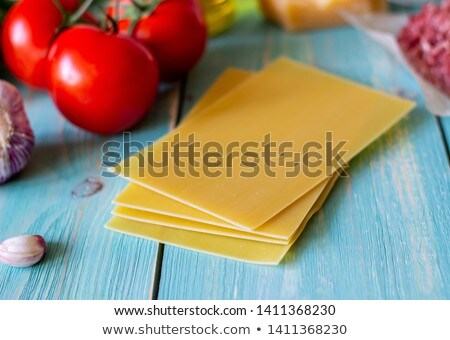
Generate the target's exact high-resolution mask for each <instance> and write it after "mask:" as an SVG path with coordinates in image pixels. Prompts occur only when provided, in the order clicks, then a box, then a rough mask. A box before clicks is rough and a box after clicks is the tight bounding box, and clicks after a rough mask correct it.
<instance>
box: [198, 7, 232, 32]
mask: <svg viewBox="0 0 450 340" xmlns="http://www.w3.org/2000/svg"><path fill="white" fill-rule="evenodd" d="M200 1H201V4H202V7H203V11H204V14H205V18H206V23H207V26H208V34H209V35H210V36H215V35H218V34H220V33H223V32H224V31H226V30H227V29H228V28H230V26H231V25H232V24H233V22H234V20H235V15H236V3H235V0H200Z"/></svg>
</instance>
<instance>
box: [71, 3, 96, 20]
mask: <svg viewBox="0 0 450 340" xmlns="http://www.w3.org/2000/svg"><path fill="white" fill-rule="evenodd" d="M93 3H94V0H85V1H84V2H83V4H82V5H81V6H80V7H78V9H77V10H76V11H75V12H74V13H73V14H72V15H71V16H70V17H69V20H68V22H67V23H68V25H73V24H75V23H76V22H77V21H78V20H80V19H81V17H82V16H83V14H84V13H86V11H87V10H88V9H89V7H91V5H92V4H93Z"/></svg>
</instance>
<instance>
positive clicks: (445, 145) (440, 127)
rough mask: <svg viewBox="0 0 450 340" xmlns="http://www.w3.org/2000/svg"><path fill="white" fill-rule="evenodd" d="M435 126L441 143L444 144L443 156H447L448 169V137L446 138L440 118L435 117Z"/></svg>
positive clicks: (449, 160) (449, 156)
mask: <svg viewBox="0 0 450 340" xmlns="http://www.w3.org/2000/svg"><path fill="white" fill-rule="evenodd" d="M436 121H437V125H438V128H439V132H440V133H441V138H442V143H444V148H445V154H446V155H447V161H448V165H449V167H450V140H449V138H450V136H447V135H446V134H445V131H444V127H443V126H442V124H443V123H442V118H441V117H436Z"/></svg>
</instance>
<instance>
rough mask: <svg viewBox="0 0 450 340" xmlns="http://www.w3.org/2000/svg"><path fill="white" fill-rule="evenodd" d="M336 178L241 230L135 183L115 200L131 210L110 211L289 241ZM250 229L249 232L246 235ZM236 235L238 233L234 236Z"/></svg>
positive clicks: (175, 224) (151, 220) (180, 225)
mask: <svg viewBox="0 0 450 340" xmlns="http://www.w3.org/2000/svg"><path fill="white" fill-rule="evenodd" d="M337 178H338V175H337V174H336V175H334V176H333V178H332V179H331V180H326V181H324V182H322V183H320V184H319V185H318V186H317V187H315V188H314V189H313V190H311V191H309V192H308V193H307V194H306V195H304V196H302V197H301V198H299V199H298V200H297V201H296V202H295V203H293V204H291V205H290V206H289V207H287V208H286V209H284V210H283V211H282V212H280V213H279V214H277V215H276V216H274V217H273V218H272V219H270V220H269V221H267V222H266V223H264V224H263V225H262V226H260V227H259V228H257V229H253V230H248V229H242V228H240V227H238V226H235V225H233V224H229V223H227V222H225V221H222V220H220V219H217V218H215V217H214V216H211V215H208V214H206V213H205V212H203V211H200V210H197V209H195V208H192V207H190V206H188V205H186V204H183V203H180V202H178V201H175V200H172V199H170V198H168V197H165V196H163V195H160V194H158V193H156V192H154V191H151V190H149V189H147V188H144V187H141V186H139V185H136V184H129V185H128V186H127V187H126V188H125V189H124V190H123V191H122V192H121V193H120V194H119V195H118V196H117V197H116V199H115V200H114V204H116V205H118V206H120V207H123V208H129V209H132V210H123V209H120V210H119V211H120V212H121V214H118V213H117V212H118V211H117V210H115V211H114V212H113V214H116V215H119V216H122V217H126V218H129V219H136V220H139V221H144V222H148V223H155V224H160V225H163V226H173V227H177V228H184V229H189V230H195V231H199V229H201V230H204V232H211V233H216V234H217V233H220V232H221V231H223V232H224V229H225V228H226V229H232V230H227V231H226V234H227V235H228V236H230V235H231V233H232V232H233V230H234V232H238V234H243V232H244V231H248V232H247V233H245V235H252V234H253V235H259V236H263V237H269V238H275V239H279V240H284V241H288V240H290V239H291V238H292V237H293V235H294V234H295V232H296V230H297V228H298V226H299V225H300V223H301V222H302V221H303V219H304V218H305V216H306V215H307V213H308V211H309V210H310V209H311V207H312V206H313V205H314V203H315V202H316V200H317V199H318V198H319V197H320V195H321V194H322V192H323V191H324V190H331V188H332V186H333V184H334V182H335V181H336V179H337ZM125 211H126V212H127V214H126V215H125V214H124V212H125ZM249 232H251V233H250V234H249ZM223 234H224V233H223ZM235 237H237V236H236V235H235ZM278 242H280V241H278Z"/></svg>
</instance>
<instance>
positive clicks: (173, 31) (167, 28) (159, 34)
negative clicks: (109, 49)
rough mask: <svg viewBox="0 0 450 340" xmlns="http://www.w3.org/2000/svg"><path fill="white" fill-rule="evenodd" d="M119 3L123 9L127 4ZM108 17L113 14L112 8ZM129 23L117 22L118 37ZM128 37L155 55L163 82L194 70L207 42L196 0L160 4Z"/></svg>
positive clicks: (173, 0)
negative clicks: (130, 36) (123, 5)
mask: <svg viewBox="0 0 450 340" xmlns="http://www.w3.org/2000/svg"><path fill="white" fill-rule="evenodd" d="M120 1H121V3H122V4H125V5H126V4H127V3H129V2H130V1H129V0H120ZM153 1H154V0H153ZM113 3H114V1H113ZM110 13H112V14H113V13H114V5H113V4H112V5H111V6H110ZM130 21H131V20H130V19H122V20H120V22H119V28H120V31H121V32H122V33H125V32H126V31H127V30H128V29H129V26H130ZM131 35H132V37H134V38H135V39H136V40H138V41H139V42H141V43H142V44H144V45H145V46H147V47H148V48H149V49H150V51H152V53H153V54H154V55H155V58H156V60H157V61H158V65H159V69H160V72H161V80H163V81H173V80H176V79H178V78H180V77H181V76H182V75H183V74H185V73H187V72H188V71H189V70H190V69H191V68H192V67H194V66H195V65H196V64H197V62H198V61H199V60H200V58H201V56H202V55H203V52H204V50H205V46H206V41H207V30H206V24H205V19H204V16H203V11H202V8H201V5H200V3H199V1H198V0H163V1H162V2H161V3H160V4H159V5H158V6H157V7H156V9H155V10H154V11H153V12H152V13H151V14H150V15H148V16H144V17H143V18H142V19H141V20H139V21H138V22H137V24H136V26H135V27H134V29H133V30H132V32H131Z"/></svg>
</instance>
